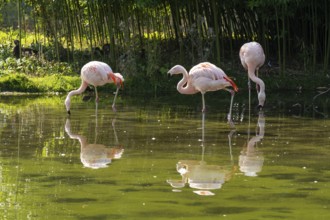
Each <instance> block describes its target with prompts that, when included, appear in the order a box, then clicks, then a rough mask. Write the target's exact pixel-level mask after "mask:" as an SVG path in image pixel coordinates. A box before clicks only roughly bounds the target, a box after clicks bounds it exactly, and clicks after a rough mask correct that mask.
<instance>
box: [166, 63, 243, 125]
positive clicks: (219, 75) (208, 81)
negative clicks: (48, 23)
mask: <svg viewBox="0 0 330 220" xmlns="http://www.w3.org/2000/svg"><path fill="white" fill-rule="evenodd" d="M168 74H170V75H174V74H183V78H182V80H181V81H180V82H179V83H178V85H177V90H178V91H179V92H180V93H181V94H195V93H198V92H200V93H201V94H202V102H203V109H202V112H205V100H204V94H205V93H206V92H209V91H217V90H221V89H224V90H226V91H228V92H230V93H231V101H230V110H229V114H228V121H229V123H230V124H231V125H233V123H232V120H231V111H232V105H233V99H234V95H235V92H237V91H238V88H237V86H236V84H235V83H234V81H232V80H231V79H230V78H229V77H228V76H227V75H226V74H225V73H224V72H223V71H222V69H220V68H219V67H217V66H215V65H214V64H212V63H209V62H204V63H199V64H197V65H196V66H194V67H193V68H191V70H190V71H189V74H188V72H187V70H186V69H185V68H184V67H183V66H181V65H176V66H174V67H172V69H170V70H169V71H168ZM228 86H231V87H233V88H234V91H235V92H234V91H233V90H231V89H228V88H226V87H228Z"/></svg>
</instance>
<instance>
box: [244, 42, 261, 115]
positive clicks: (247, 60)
mask: <svg viewBox="0 0 330 220" xmlns="http://www.w3.org/2000/svg"><path fill="white" fill-rule="evenodd" d="M239 57H240V59H241V63H242V65H243V67H244V68H245V69H246V70H247V71H248V76H249V81H248V86H249V104H250V100H251V82H250V79H251V80H252V81H253V82H255V83H256V84H257V86H259V91H257V92H258V100H259V105H258V108H259V109H261V108H263V107H264V104H265V100H266V94H265V83H264V82H263V81H262V80H261V79H260V78H259V77H258V71H259V68H260V67H261V66H262V65H263V64H264V62H265V54H264V50H263V49H262V47H261V45H260V44H259V43H257V42H249V43H246V44H244V45H243V46H242V47H241V49H240V51H239Z"/></svg>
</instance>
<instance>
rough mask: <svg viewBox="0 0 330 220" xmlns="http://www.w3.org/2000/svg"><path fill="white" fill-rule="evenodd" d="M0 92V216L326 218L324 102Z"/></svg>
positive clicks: (329, 139) (328, 175) (329, 173)
mask: <svg viewBox="0 0 330 220" xmlns="http://www.w3.org/2000/svg"><path fill="white" fill-rule="evenodd" d="M252 94H253V96H252V104H251V110H249V104H248V102H247V100H248V99H247V95H246V94H245V93H244V91H242V92H241V94H238V95H237V96H236V97H235V100H234V107H233V119H234V122H235V127H234V128H231V127H230V126H229V124H228V123H227V120H226V118H227V113H228V109H229V100H230V95H229V93H228V94H226V92H223V91H221V92H217V93H214V94H211V93H210V94H207V95H206V107H207V111H206V113H205V114H204V115H203V114H202V113H201V111H200V110H201V97H200V95H197V94H196V95H194V96H184V95H171V96H172V97H171V98H168V97H165V96H164V97H158V98H148V97H142V98H138V99H136V98H134V99H133V98H130V97H125V96H121V97H119V100H118V105H117V110H118V111H117V113H114V112H112V110H111V100H112V95H107V94H102V95H100V99H101V100H100V103H99V105H98V108H97V109H95V103H94V101H93V99H92V100H90V101H88V102H83V101H82V97H81V96H76V97H74V98H73V100H72V106H71V113H72V114H71V116H68V115H67V114H66V111H65V107H64V104H63V102H64V98H65V96H62V95H59V96H55V95H54V96H27V95H24V96H12V95H2V96H0V139H1V145H0V187H1V192H0V211H1V213H3V214H2V218H1V219H329V218H330V205H329V204H330V199H329V198H330V185H329V180H330V169H329V165H330V164H329V157H330V120H329V118H328V113H329V109H330V104H329V95H326V94H325V95H321V96H318V97H316V98H315V99H314V100H313V98H314V97H315V96H316V95H317V93H316V92H315V94H314V93H306V94H304V93H292V92H287V93H273V94H267V106H266V108H265V109H264V110H263V111H261V112H259V111H257V110H256V109H255V105H256V104H257V101H256V99H255V97H254V95H255V94H254V93H252Z"/></svg>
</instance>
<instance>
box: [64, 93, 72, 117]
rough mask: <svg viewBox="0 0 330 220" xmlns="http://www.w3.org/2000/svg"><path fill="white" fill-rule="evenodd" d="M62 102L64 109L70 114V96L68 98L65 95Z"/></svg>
mask: <svg viewBox="0 0 330 220" xmlns="http://www.w3.org/2000/svg"><path fill="white" fill-rule="evenodd" d="M64 104H65V108H66V111H67V112H68V114H69V115H70V114H71V112H70V105H71V101H70V98H69V97H67V98H66V99H65V102H64Z"/></svg>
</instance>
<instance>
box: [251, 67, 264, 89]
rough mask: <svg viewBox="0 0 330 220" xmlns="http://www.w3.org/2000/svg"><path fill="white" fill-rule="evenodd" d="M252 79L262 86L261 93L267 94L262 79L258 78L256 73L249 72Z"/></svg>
mask: <svg viewBox="0 0 330 220" xmlns="http://www.w3.org/2000/svg"><path fill="white" fill-rule="evenodd" d="M249 77H250V79H251V80H252V81H253V82H255V83H256V84H258V85H259V86H260V92H265V83H264V81H262V80H261V79H260V78H258V77H257V76H256V75H255V74H254V73H251V72H250V71H249Z"/></svg>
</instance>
